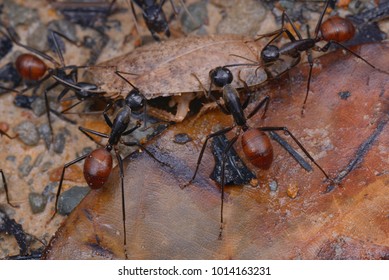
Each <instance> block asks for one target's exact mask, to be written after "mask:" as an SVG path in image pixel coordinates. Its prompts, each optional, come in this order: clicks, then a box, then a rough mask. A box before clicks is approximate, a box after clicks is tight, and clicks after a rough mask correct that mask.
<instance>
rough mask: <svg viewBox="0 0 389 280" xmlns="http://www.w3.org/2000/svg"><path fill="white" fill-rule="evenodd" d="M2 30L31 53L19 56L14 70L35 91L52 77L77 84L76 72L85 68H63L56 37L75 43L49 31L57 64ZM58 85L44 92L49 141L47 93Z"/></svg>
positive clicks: (57, 84)
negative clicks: (30, 83) (29, 83)
mask: <svg viewBox="0 0 389 280" xmlns="http://www.w3.org/2000/svg"><path fill="white" fill-rule="evenodd" d="M4 29H5V30H6V33H7V34H6V33H4V32H3V31H1V30H0V32H1V33H3V34H5V35H6V36H7V35H8V37H9V38H10V39H11V40H12V42H14V43H15V44H16V45H18V46H20V47H22V48H24V49H26V50H28V51H30V52H32V53H33V54H31V53H25V54H21V55H19V56H18V58H17V59H16V62H15V66H16V70H17V71H18V73H19V75H20V76H21V77H22V78H23V79H24V80H27V81H34V82H36V84H37V86H35V90H36V89H37V88H38V87H39V85H41V84H42V83H43V82H44V81H45V80H47V79H49V78H50V77H52V76H54V75H55V76H58V77H60V78H61V79H63V80H64V81H67V82H69V83H77V76H78V73H77V72H78V69H79V68H85V67H83V66H75V65H68V66H65V61H64V57H63V55H62V52H61V50H60V47H59V43H58V40H57V36H61V37H63V38H64V39H66V40H67V41H69V42H71V43H73V44H75V45H77V46H78V45H79V44H78V43H77V42H75V41H73V40H71V39H70V38H68V37H66V36H65V35H63V34H61V33H59V32H56V31H53V30H51V36H52V40H53V42H54V46H55V51H56V54H57V55H58V57H59V59H60V63H59V62H58V61H56V60H55V59H54V58H53V57H51V56H49V55H47V54H45V53H43V52H41V51H39V50H36V49H34V48H31V47H29V46H27V45H24V44H22V43H20V42H19V41H18V40H16V39H15V37H14V36H13V35H12V32H11V30H10V29H9V28H7V27H4ZM41 58H42V59H45V60H48V61H50V62H51V63H52V64H53V65H54V67H53V68H50V67H48V66H47V65H46V63H45V62H44V61H43V60H42V59H41ZM66 70H70V72H69V73H67V71H66ZM59 85H61V83H60V82H58V81H55V82H54V83H53V84H51V85H49V86H48V87H46V89H45V90H44V98H45V105H46V114H47V119H48V121H49V127H50V132H51V139H52V140H53V128H52V125H51V117H50V112H51V111H52V110H51V109H50V106H49V100H48V97H47V93H48V92H49V91H50V90H52V89H54V88H56V87H57V86H59ZM27 89H28V88H27ZM27 89H26V90H27ZM24 91H25V90H23V91H22V92H24ZM67 91H68V89H67V88H65V89H64V90H63V91H62V92H61V94H60V97H61V98H62V97H63V96H64V95H65V94H66V92H67ZM57 115H59V114H57ZM64 119H65V120H68V119H66V118H64ZM73 123H74V122H73Z"/></svg>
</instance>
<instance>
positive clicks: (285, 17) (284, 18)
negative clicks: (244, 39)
mask: <svg viewBox="0 0 389 280" xmlns="http://www.w3.org/2000/svg"><path fill="white" fill-rule="evenodd" d="M285 21H287V22H289V24H290V25H291V26H292V28H293V31H294V32H295V33H296V35H297V37H298V38H299V40H301V39H302V36H301V34H300V32H299V31H298V29H297V28H296V26H295V25H294V23H293V22H292V20H291V19H290V18H289V16H288V14H287V13H286V12H285V11H283V12H282V18H281V28H280V29H278V30H275V31H273V32H269V33H265V34H262V35H259V37H258V38H256V39H255V40H254V41H258V40H260V39H262V38H263V37H270V36H274V35H275V36H274V37H273V38H272V39H271V40H270V41H269V42H268V43H267V44H266V45H265V46H264V48H266V47H267V46H268V45H270V44H271V43H272V42H274V41H275V40H276V39H278V38H279V37H280V36H281V35H282V34H283V33H285V34H286V35H287V36H288V38H289V40H290V41H291V42H294V41H296V38H295V37H294V36H293V34H292V33H291V32H290V31H289V30H288V29H286V28H285V27H284V25H285Z"/></svg>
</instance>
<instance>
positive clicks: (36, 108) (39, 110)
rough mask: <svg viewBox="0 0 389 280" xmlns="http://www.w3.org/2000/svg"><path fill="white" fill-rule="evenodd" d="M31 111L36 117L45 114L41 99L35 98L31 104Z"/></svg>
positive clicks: (44, 103)
mask: <svg viewBox="0 0 389 280" xmlns="http://www.w3.org/2000/svg"><path fill="white" fill-rule="evenodd" d="M31 109H32V111H33V112H34V114H35V115H36V116H37V117H40V116H42V115H43V114H44V113H46V102H45V100H44V99H43V98H40V97H38V98H36V99H35V100H34V101H32V102H31Z"/></svg>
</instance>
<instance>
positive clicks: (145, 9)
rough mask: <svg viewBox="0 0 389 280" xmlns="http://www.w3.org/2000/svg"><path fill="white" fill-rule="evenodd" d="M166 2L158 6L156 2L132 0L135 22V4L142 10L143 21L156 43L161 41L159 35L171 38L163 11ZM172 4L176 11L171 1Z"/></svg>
mask: <svg viewBox="0 0 389 280" xmlns="http://www.w3.org/2000/svg"><path fill="white" fill-rule="evenodd" d="M165 2H166V0H162V1H161V2H160V3H159V4H158V3H157V1H155V0H143V1H142V0H131V9H132V13H133V14H134V16H135V21H136V14H135V9H134V4H133V3H135V4H136V5H137V6H138V7H139V8H141V9H142V14H143V19H144V21H145V23H146V25H147V28H148V29H149V31H150V33H151V35H152V36H153V38H154V40H155V41H160V40H161V39H160V38H159V36H158V35H157V33H162V32H163V33H164V34H165V35H166V37H170V29H169V24H168V21H167V19H166V15H165V13H164V11H163V10H162V6H163V5H164V4H165ZM170 3H171V5H172V7H173V9H174V10H175V7H174V4H173V2H172V0H170Z"/></svg>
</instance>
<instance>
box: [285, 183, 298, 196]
mask: <svg viewBox="0 0 389 280" xmlns="http://www.w3.org/2000/svg"><path fill="white" fill-rule="evenodd" d="M298 192H299V188H298V186H296V185H291V186H289V187H288V189H287V190H286V193H287V194H288V196H289V197H290V198H296V197H297V195H298Z"/></svg>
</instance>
